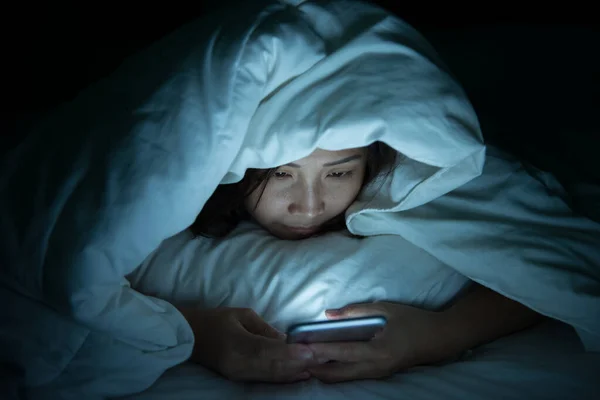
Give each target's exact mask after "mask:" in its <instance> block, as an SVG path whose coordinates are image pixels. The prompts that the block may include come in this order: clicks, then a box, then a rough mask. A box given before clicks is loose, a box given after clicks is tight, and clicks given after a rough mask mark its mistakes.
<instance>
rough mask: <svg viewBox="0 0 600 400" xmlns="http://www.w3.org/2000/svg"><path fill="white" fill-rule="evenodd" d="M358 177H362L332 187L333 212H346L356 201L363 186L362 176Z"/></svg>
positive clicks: (331, 201) (331, 202)
mask: <svg viewBox="0 0 600 400" xmlns="http://www.w3.org/2000/svg"><path fill="white" fill-rule="evenodd" d="M358 178H360V179H355V180H352V182H346V183H345V184H340V185H336V187H333V188H331V195H330V204H331V206H332V209H331V210H330V211H331V212H332V213H333V214H339V213H341V212H344V211H345V210H346V208H348V207H349V206H350V205H351V204H352V203H353V202H354V200H355V199H356V196H358V193H359V192H360V189H361V187H362V178H361V177H358Z"/></svg>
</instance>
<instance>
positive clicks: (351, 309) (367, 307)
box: [325, 302, 388, 319]
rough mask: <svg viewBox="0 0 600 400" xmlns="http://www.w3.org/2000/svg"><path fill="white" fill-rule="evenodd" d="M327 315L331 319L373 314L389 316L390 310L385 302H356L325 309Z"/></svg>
mask: <svg viewBox="0 0 600 400" xmlns="http://www.w3.org/2000/svg"><path fill="white" fill-rule="evenodd" d="M325 315H326V316H327V318H329V319H342V318H360V317H368V316H373V315H382V316H384V317H388V311H387V306H386V303H384V302H374V303H356V304H350V305H347V306H345V307H342V308H339V309H330V310H325Z"/></svg>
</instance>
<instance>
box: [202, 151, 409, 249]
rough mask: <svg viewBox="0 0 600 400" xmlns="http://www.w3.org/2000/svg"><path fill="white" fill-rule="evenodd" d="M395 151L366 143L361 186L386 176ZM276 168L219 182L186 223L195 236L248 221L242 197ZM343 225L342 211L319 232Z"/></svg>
mask: <svg viewBox="0 0 600 400" xmlns="http://www.w3.org/2000/svg"><path fill="white" fill-rule="evenodd" d="M397 154H398V153H397V152H396V150H394V149H392V148H391V147H389V146H387V145H386V144H384V143H382V142H374V143H372V144H371V145H369V146H368V147H367V159H366V170H365V177H364V180H363V183H362V188H363V189H364V188H365V187H366V186H367V185H369V184H371V183H372V182H373V181H375V180H376V178H377V177H380V176H386V177H387V176H388V175H389V174H390V173H391V172H392V171H393V169H394V167H395V166H396V158H397V157H396V156H397ZM276 170H277V168H269V169H248V170H247V171H246V174H245V175H244V178H243V179H242V180H241V181H239V182H237V183H232V184H227V185H219V186H218V187H217V189H216V190H215V192H214V193H213V194H212V196H211V197H210V198H209V199H208V201H207V202H206V204H205V205H204V207H203V208H202V211H201V212H200V214H199V215H198V217H197V218H196V220H195V221H194V223H193V224H192V225H191V226H190V230H191V231H192V233H193V234H195V235H197V236H204V237H213V238H220V237H224V236H227V235H228V234H229V233H230V232H231V231H232V230H233V229H235V227H236V226H237V225H238V224H239V223H240V221H244V220H249V219H250V214H249V213H248V211H247V210H246V207H245V204H244V203H245V200H246V198H247V197H248V196H249V195H250V194H252V193H253V192H254V191H255V190H259V189H260V190H262V191H264V190H265V187H266V184H267V181H268V180H269V178H270V177H271V176H272V175H273V174H274V173H275V171H276ZM382 184H383V181H382ZM261 196H262V193H261ZM258 201H260V197H259V200H258ZM257 203H258V202H257ZM345 228H346V221H345V215H344V213H342V214H340V215H338V216H337V217H335V218H333V219H332V220H331V221H329V222H328V223H327V224H326V226H324V227H323V230H322V231H323V232H325V231H334V230H342V229H345Z"/></svg>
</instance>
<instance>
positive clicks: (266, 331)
mask: <svg viewBox="0 0 600 400" xmlns="http://www.w3.org/2000/svg"><path fill="white" fill-rule="evenodd" d="M238 320H239V322H240V323H241V324H242V326H243V327H244V328H245V329H246V330H247V331H248V332H250V333H253V334H255V335H259V336H264V337H268V338H272V339H280V340H282V339H284V338H285V335H284V334H283V333H282V332H280V331H278V330H277V329H275V328H274V327H272V326H271V325H269V324H268V323H267V322H265V320H263V319H262V318H261V317H260V316H259V315H258V314H257V313H256V312H255V311H254V310H252V309H249V308H246V309H242V310H240V312H239V315H238Z"/></svg>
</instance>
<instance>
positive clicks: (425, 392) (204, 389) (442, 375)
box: [120, 321, 600, 400]
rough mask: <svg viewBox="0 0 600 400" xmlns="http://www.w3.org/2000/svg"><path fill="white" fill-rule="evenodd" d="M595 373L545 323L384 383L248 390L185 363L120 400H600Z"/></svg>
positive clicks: (565, 337) (597, 364)
mask: <svg viewBox="0 0 600 400" xmlns="http://www.w3.org/2000/svg"><path fill="white" fill-rule="evenodd" d="M598 370H600V354H598V353H586V352H584V351H583V348H582V345H581V343H580V341H579V339H578V338H577V335H576V334H575V332H574V331H573V329H572V328H571V327H569V326H567V325H564V324H562V323H559V322H555V321H548V322H545V323H543V324H541V325H540V326H537V327H535V328H532V329H529V330H527V331H524V332H521V333H517V334H513V335H511V336H508V337H505V338H503V339H500V340H497V341H495V342H492V343H490V344H487V345H485V346H481V347H479V348H477V349H474V350H473V351H471V352H469V353H468V354H466V355H464V356H463V357H462V358H461V359H460V360H459V361H456V362H453V363H448V364H445V365H439V366H430V367H419V368H414V369H411V370H409V371H407V372H404V373H399V374H396V375H395V376H393V377H391V378H389V379H386V380H380V381H374V380H369V381H357V382H347V383H342V384H333V385H327V384H323V383H320V382H319V381H317V380H315V379H311V380H308V381H305V382H300V383H294V384H243V383H234V382H230V381H228V380H226V379H224V378H222V377H220V376H218V375H216V374H214V373H212V372H210V371H207V370H206V369H204V368H202V367H200V366H197V365H193V364H182V365H180V366H178V367H175V368H172V369H170V370H168V371H167V372H166V373H165V374H164V375H163V376H162V377H161V378H160V379H159V380H158V381H157V382H156V383H155V384H154V385H153V386H152V387H150V388H149V389H147V390H146V391H144V392H142V393H139V394H136V395H133V396H128V397H123V398H120V399H122V400H125V399H126V400H159V399H171V398H177V399H178V400H187V399H190V400H191V399H194V400H195V399H200V398H201V399H247V400H270V399H278V400H279V399H290V400H291V399H327V400H337V399H350V400H352V399H356V400H358V399H361V400H362V399H372V400H383V399H394V400H402V399H410V400H420V399H427V400H430V399H447V400H450V399H457V400H458V399H460V400H464V399H486V400H492V399H503V400H507V399H528V400H534V399H561V400H564V399H598V398H600V380H598Z"/></svg>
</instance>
